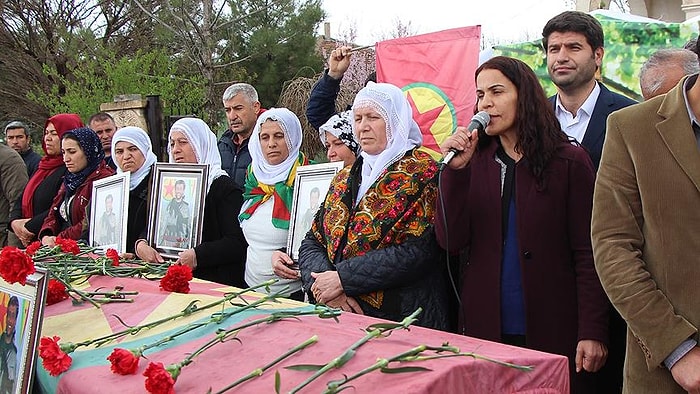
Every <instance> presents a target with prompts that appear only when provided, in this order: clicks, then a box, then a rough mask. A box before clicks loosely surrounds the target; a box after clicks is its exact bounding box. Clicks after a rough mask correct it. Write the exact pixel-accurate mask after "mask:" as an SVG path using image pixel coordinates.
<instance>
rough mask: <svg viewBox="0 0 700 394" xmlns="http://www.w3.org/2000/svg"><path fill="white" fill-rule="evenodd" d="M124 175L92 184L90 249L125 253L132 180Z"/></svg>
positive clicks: (125, 173)
mask: <svg viewBox="0 0 700 394" xmlns="http://www.w3.org/2000/svg"><path fill="white" fill-rule="evenodd" d="M130 177H131V174H130V173H128V172H123V173H121V174H116V175H112V176H110V177H107V178H104V179H99V180H96V181H95V182H93V184H92V198H91V199H90V234H89V238H88V241H89V242H90V246H92V247H95V248H97V249H98V250H100V251H103V252H104V251H106V250H107V249H108V248H112V249H116V250H117V252H119V253H124V252H126V223H127V221H128V219H129V178H130Z"/></svg>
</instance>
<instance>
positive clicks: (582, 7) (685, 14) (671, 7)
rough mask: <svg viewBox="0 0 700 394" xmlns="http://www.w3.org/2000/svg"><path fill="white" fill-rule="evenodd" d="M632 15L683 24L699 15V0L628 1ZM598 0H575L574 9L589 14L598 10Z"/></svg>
mask: <svg viewBox="0 0 700 394" xmlns="http://www.w3.org/2000/svg"><path fill="white" fill-rule="evenodd" d="M628 3H629V6H630V12H631V13H632V14H634V15H639V16H646V17H648V18H653V19H659V20H662V21H664V22H683V21H685V20H687V19H690V18H692V17H694V16H697V15H700V0H629V1H628ZM599 4H600V0H576V9H577V10H579V11H584V12H589V11H592V10H594V9H597V8H599Z"/></svg>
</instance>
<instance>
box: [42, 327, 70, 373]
mask: <svg viewBox="0 0 700 394" xmlns="http://www.w3.org/2000/svg"><path fill="white" fill-rule="evenodd" d="M59 340H61V338H60V337H57V336H54V337H53V338H49V337H43V338H41V341H40V342H39V357H41V362H42V364H43V365H44V369H46V371H48V372H49V374H50V375H51V376H58V375H60V374H62V373H63V372H66V371H67V370H68V368H70V365H71V363H72V362H73V359H72V358H71V357H70V356H69V355H68V354H66V353H64V352H63V350H61V347H60V346H59V345H58V341H59Z"/></svg>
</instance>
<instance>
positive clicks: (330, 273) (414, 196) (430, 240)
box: [299, 83, 448, 329]
mask: <svg viewBox="0 0 700 394" xmlns="http://www.w3.org/2000/svg"><path fill="white" fill-rule="evenodd" d="M352 111H353V126H354V133H355V136H356V137H357V139H358V141H359V142H360V146H361V148H362V152H361V153H360V156H359V157H358V159H357V161H355V164H353V166H352V167H345V168H344V169H342V170H341V171H340V172H339V173H338V174H337V175H336V176H335V178H334V179H333V182H332V183H331V187H330V189H329V190H328V194H327V195H326V200H325V201H324V203H323V206H322V207H321V210H320V211H319V213H318V214H317V215H316V218H315V220H314V224H313V225H312V228H311V231H309V233H308V234H307V236H306V238H305V239H304V241H302V244H301V247H300V249H299V266H300V269H301V273H302V280H303V282H304V288H305V289H307V293H308V295H309V297H310V298H311V299H312V300H315V301H317V302H322V303H325V304H327V305H330V306H334V307H339V308H342V309H343V310H347V311H353V312H356V313H363V314H366V315H370V316H375V317H380V318H384V319H389V320H395V321H400V320H401V319H403V318H404V317H406V316H408V315H410V314H411V313H413V312H414V311H415V310H416V309H417V308H418V307H422V308H423V313H422V314H421V315H420V316H419V321H418V324H420V325H423V326H427V327H432V328H438V329H446V328H447V326H448V319H447V291H446V290H447V287H446V282H445V279H446V275H445V270H444V268H445V263H444V261H445V260H444V259H442V258H440V256H441V255H442V251H441V249H440V248H439V246H438V245H437V242H436V241H435V235H434V231H433V224H432V223H433V212H434V207H435V198H436V191H437V182H436V180H437V174H438V167H437V164H436V163H435V161H434V160H432V158H431V157H430V155H428V154H427V153H425V152H422V151H420V150H418V149H417V148H418V147H420V145H421V143H422V136H421V133H420V129H419V128H418V125H417V124H416V122H414V121H413V118H412V111H411V107H410V104H409V103H408V101H407V100H406V98H405V97H404V95H403V92H401V89H399V88H397V87H396V86H394V85H390V84H384V83H376V84H375V83H369V84H368V85H367V86H366V87H365V88H363V89H362V90H360V92H359V93H358V94H357V96H356V97H355V102H354V103H353V106H352Z"/></svg>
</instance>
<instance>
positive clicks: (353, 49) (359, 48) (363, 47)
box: [349, 44, 374, 53]
mask: <svg viewBox="0 0 700 394" xmlns="http://www.w3.org/2000/svg"><path fill="white" fill-rule="evenodd" d="M369 48H374V44H372V45H365V46H362V47H355V48H352V49H350V52H349V53H353V52H359V51H363V50H365V49H369Z"/></svg>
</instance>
